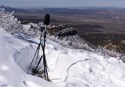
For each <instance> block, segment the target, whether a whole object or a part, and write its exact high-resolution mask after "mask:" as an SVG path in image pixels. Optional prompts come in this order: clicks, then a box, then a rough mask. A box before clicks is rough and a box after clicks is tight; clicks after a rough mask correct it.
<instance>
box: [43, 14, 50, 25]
mask: <svg viewBox="0 0 125 87" xmlns="http://www.w3.org/2000/svg"><path fill="white" fill-rule="evenodd" d="M49 22H50V15H49V14H46V15H45V17H44V20H43V24H44V25H49Z"/></svg>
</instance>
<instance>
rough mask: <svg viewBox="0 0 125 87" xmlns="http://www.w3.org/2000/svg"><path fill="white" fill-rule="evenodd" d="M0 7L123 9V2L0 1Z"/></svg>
mask: <svg viewBox="0 0 125 87" xmlns="http://www.w3.org/2000/svg"><path fill="white" fill-rule="evenodd" d="M0 5H6V6H11V7H18V8H25V7H31V8H39V7H63V8H65V7H93V6H112V7H125V0H0Z"/></svg>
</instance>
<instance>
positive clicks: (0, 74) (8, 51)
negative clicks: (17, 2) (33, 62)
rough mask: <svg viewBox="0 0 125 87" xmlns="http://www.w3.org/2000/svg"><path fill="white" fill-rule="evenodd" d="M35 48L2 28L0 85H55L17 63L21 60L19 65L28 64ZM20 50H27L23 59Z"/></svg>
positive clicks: (0, 37) (0, 33) (20, 86)
mask: <svg viewBox="0 0 125 87" xmlns="http://www.w3.org/2000/svg"><path fill="white" fill-rule="evenodd" d="M22 50H23V51H22ZM33 50H34V48H33V46H32V45H30V44H29V43H26V42H24V41H21V40H18V39H15V38H14V37H13V36H12V35H10V34H8V33H7V32H6V31H5V30H4V29H2V28H0V87H50V86H51V87H53V85H52V84H50V83H48V82H46V81H44V80H43V79H40V78H37V77H34V76H31V75H28V74H26V73H25V72H24V71H23V70H22V69H21V68H20V67H19V66H18V65H17V63H19V62H21V64H19V65H23V66H26V63H25V61H27V58H29V57H30V56H32V54H33ZM20 52H21V53H23V52H26V53H25V54H24V55H23V57H24V58H23V59H24V60H21V58H20V56H18V57H17V55H19V54H20ZM29 60H30V59H29ZM15 61H16V62H17V63H16V62H15Z"/></svg>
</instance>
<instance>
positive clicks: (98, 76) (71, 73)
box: [0, 26, 125, 87]
mask: <svg viewBox="0 0 125 87" xmlns="http://www.w3.org/2000/svg"><path fill="white" fill-rule="evenodd" d="M25 28H27V26H25ZM18 38H19V39H18ZM38 43H39V40H38V38H29V37H27V36H25V35H23V34H19V35H18V36H17V37H16V38H15V37H13V36H12V35H10V34H9V33H7V32H6V31H5V30H4V29H2V28H0V87H125V83H124V82H125V73H124V72H125V64H124V63H123V62H122V61H121V60H119V59H118V58H114V57H110V56H107V55H105V56H104V55H101V54H98V53H96V52H91V51H88V50H79V49H69V48H66V47H63V46H62V45H60V44H58V43H56V42H54V41H52V40H49V39H47V44H46V58H47V64H48V68H49V72H48V74H49V78H50V80H51V82H47V81H45V80H43V79H42V78H39V77H36V76H32V75H30V74H27V72H28V67H29V65H30V62H31V60H32V58H33V55H34V52H35V50H36V47H37V44H38Z"/></svg>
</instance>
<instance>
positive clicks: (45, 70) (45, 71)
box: [29, 25, 49, 81]
mask: <svg viewBox="0 0 125 87" xmlns="http://www.w3.org/2000/svg"><path fill="white" fill-rule="evenodd" d="M46 34H47V25H45V29H44V31H43V34H41V36H40V43H39V44H38V47H37V49H36V51H35V54H34V57H33V59H32V61H31V64H30V67H29V70H30V69H31V67H32V66H33V62H35V63H36V66H35V68H33V69H32V74H33V75H34V74H37V73H38V71H39V69H38V67H39V65H40V63H41V61H42V60H43V75H44V78H45V80H48V81H49V77H48V66H47V61H46V55H45V43H46ZM41 48H42V56H41V57H40V58H39V52H40V49H41Z"/></svg>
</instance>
